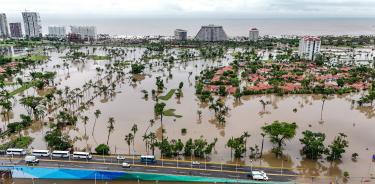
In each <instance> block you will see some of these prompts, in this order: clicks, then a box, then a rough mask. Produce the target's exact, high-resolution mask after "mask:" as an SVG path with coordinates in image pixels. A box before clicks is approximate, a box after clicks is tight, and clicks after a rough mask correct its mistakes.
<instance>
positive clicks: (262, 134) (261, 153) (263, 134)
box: [260, 133, 266, 158]
mask: <svg viewBox="0 0 375 184" xmlns="http://www.w3.org/2000/svg"><path fill="white" fill-rule="evenodd" d="M260 135H261V136H262V147H261V148H260V158H262V156H263V144H264V136H266V134H265V133H260Z"/></svg>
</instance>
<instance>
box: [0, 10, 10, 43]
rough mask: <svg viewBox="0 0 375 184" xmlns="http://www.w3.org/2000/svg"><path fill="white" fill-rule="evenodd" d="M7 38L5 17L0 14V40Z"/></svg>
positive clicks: (7, 31) (7, 30)
mask: <svg viewBox="0 0 375 184" xmlns="http://www.w3.org/2000/svg"><path fill="white" fill-rule="evenodd" d="M8 37H9V29H8V22H7V16H6V15H5V13H0V38H8Z"/></svg>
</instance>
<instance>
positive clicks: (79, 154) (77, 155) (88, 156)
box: [73, 151, 92, 159]
mask: <svg viewBox="0 0 375 184" xmlns="http://www.w3.org/2000/svg"><path fill="white" fill-rule="evenodd" d="M73 158H78V159H79V158H80V159H92V155H91V154H90V153H87V152H78V151H75V152H73Z"/></svg>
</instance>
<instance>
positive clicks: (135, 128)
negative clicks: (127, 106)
mask: <svg viewBox="0 0 375 184" xmlns="http://www.w3.org/2000/svg"><path fill="white" fill-rule="evenodd" d="M131 131H132V132H133V135H134V137H135V134H136V133H137V132H138V126H137V124H134V125H133V126H132V129H131ZM133 150H135V149H134V140H133Z"/></svg>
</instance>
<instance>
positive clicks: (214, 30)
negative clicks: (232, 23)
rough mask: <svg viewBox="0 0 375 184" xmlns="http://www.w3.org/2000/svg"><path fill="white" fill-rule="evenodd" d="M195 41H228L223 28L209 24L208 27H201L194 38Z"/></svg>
mask: <svg viewBox="0 0 375 184" xmlns="http://www.w3.org/2000/svg"><path fill="white" fill-rule="evenodd" d="M195 39H196V40H199V41H208V42H215V41H225V40H228V37H227V34H226V33H225V31H224V29H223V26H216V25H212V24H210V25H208V26H202V27H201V29H200V30H199V32H198V33H197V35H196V36H195Z"/></svg>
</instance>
